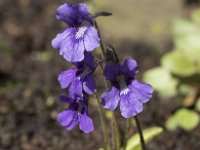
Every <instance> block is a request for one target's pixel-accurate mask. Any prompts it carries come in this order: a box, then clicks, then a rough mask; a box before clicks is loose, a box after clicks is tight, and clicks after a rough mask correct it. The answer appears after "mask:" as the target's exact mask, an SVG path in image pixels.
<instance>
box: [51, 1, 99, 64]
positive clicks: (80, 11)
mask: <svg viewBox="0 0 200 150" xmlns="http://www.w3.org/2000/svg"><path fill="white" fill-rule="evenodd" d="M56 18H57V19H58V20H61V21H64V22H65V23H66V24H68V26H69V27H68V28H67V29H65V30H64V31H63V32H62V33H58V34H57V36H56V37H55V38H54V39H53V40H52V46H53V47H54V48H55V49H58V50H59V53H60V55H62V56H63V57H64V58H65V59H66V60H67V61H69V62H79V61H82V60H83V59H84V51H87V52H91V51H93V50H94V49H95V48H97V47H99V41H100V39H99V36H98V32H97V30H96V29H95V28H94V20H93V18H92V17H91V14H90V13H89V11H88V7H87V5H86V4H83V3H80V4H76V5H69V4H63V5H61V6H60V7H58V8H57V11H56Z"/></svg>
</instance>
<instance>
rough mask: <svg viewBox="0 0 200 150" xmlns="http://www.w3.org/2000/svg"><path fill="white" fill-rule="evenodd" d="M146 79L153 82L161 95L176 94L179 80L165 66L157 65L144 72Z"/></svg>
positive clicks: (150, 82)
mask: <svg viewBox="0 0 200 150" xmlns="http://www.w3.org/2000/svg"><path fill="white" fill-rule="evenodd" d="M144 81H145V82H147V83H149V84H151V85H152V86H153V88H154V89H155V90H156V91H158V92H159V94H160V95H161V96H174V95H175V94H176V92H177V90H176V86H177V84H178V81H177V80H176V79H175V78H173V77H172V76H171V74H170V72H168V71H167V70H166V69H165V68H162V67H157V68H153V69H151V70H148V71H147V72H146V73H145V74H144Z"/></svg>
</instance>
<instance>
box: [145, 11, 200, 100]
mask: <svg viewBox="0 0 200 150" xmlns="http://www.w3.org/2000/svg"><path fill="white" fill-rule="evenodd" d="M191 18H192V20H191V21H189V20H184V19H178V20H176V21H175V22H174V24H173V33H174V44H175V46H174V50H172V51H171V52H169V53H167V54H165V55H164V56H163V57H162V58H161V67H159V71H158V68H157V69H155V68H154V69H151V70H149V71H147V72H146V74H145V75H144V80H145V81H146V82H149V83H150V84H152V86H153V87H154V88H155V90H157V91H158V92H159V93H160V95H161V96H169V97H170V96H175V95H177V94H178V93H177V92H178V90H176V89H177V83H179V87H181V84H182V82H181V81H180V80H181V79H182V78H184V77H185V78H186V77H187V78H188V77H191V76H193V75H197V76H198V78H199V75H200V42H199V39H200V10H196V11H194V12H193V13H192V17H191ZM173 75H174V76H176V77H173ZM158 79H159V82H158ZM164 80H165V81H164ZM163 83H164V84H166V85H163ZM175 83H176V84H175Z"/></svg>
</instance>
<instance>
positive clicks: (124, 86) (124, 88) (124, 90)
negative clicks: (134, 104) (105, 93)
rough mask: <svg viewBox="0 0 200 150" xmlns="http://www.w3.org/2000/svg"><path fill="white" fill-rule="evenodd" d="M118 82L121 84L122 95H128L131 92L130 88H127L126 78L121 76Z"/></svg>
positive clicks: (118, 77)
mask: <svg viewBox="0 0 200 150" xmlns="http://www.w3.org/2000/svg"><path fill="white" fill-rule="evenodd" d="M116 80H117V82H118V83H119V87H120V95H126V94H127V93H128V92H129V88H128V86H127V83H126V80H125V77H124V76H123V75H119V76H117V78H116Z"/></svg>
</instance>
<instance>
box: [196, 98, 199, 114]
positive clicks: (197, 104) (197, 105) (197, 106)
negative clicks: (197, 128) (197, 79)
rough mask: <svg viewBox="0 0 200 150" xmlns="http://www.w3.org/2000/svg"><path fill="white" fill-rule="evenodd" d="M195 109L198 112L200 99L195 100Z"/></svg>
mask: <svg viewBox="0 0 200 150" xmlns="http://www.w3.org/2000/svg"><path fill="white" fill-rule="evenodd" d="M195 109H196V110H197V111H199V112H200V97H199V98H198V99H197V103H196V105H195Z"/></svg>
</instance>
